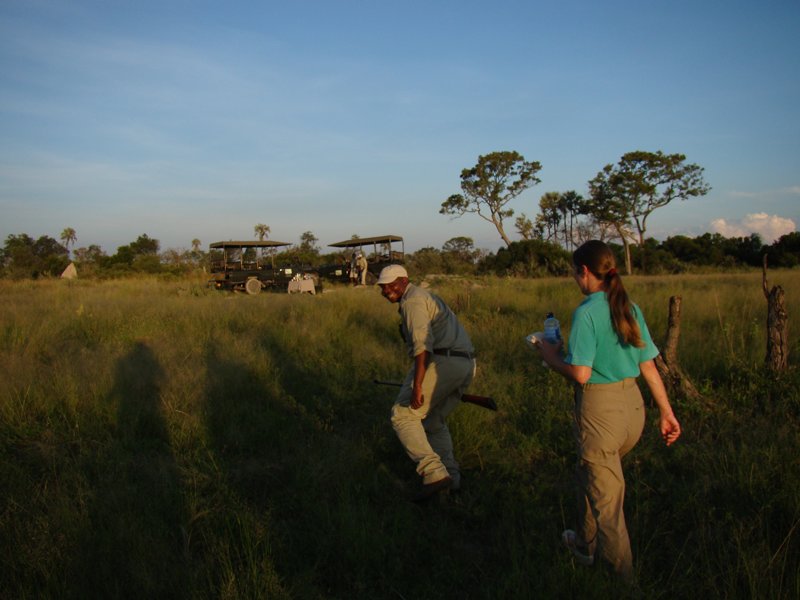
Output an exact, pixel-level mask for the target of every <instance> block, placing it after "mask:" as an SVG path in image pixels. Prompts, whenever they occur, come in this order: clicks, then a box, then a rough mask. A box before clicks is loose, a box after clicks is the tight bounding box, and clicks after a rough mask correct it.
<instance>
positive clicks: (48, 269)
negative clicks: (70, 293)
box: [0, 231, 800, 279]
mask: <svg viewBox="0 0 800 600" xmlns="http://www.w3.org/2000/svg"><path fill="white" fill-rule="evenodd" d="M317 242H318V240H317V238H316V237H315V236H314V234H313V233H311V232H310V231H307V232H305V233H303V235H302V236H300V243H298V244H295V245H292V246H289V247H288V248H287V249H286V250H283V251H281V252H275V253H274V254H273V255H272V256H271V259H272V260H273V261H274V263H275V265H276V266H286V265H292V266H298V267H304V268H309V267H310V268H313V267H317V266H321V265H330V264H341V263H343V262H346V261H347V260H348V258H349V257H348V256H346V255H344V254H342V253H341V252H332V253H326V254H323V253H321V252H320V248H319V246H318V245H317ZM200 245H201V244H200V241H199V240H197V239H195V240H192V249H191V250H172V249H170V250H166V251H164V252H161V251H160V249H159V241H158V240H156V239H153V238H151V237H149V236H148V235H147V234H142V235H140V236H139V237H138V238H136V240H134V241H133V242H131V243H130V244H126V245H124V246H120V247H119V248H117V251H116V252H115V253H114V254H112V255H107V254H106V253H105V252H103V250H102V249H101V248H100V247H99V246H96V245H90V246H88V247H79V248H75V249H74V250H73V251H72V262H74V263H75V265H76V266H77V269H78V273H79V276H80V277H97V278H115V277H125V276H130V275H136V274H157V275H173V276H183V275H189V274H192V273H204V272H208V271H209V265H210V263H211V261H214V260H219V259H220V258H221V254H220V253H219V252H218V251H215V250H212V251H210V252H205V251H203V250H201V249H200ZM610 246H611V247H612V248H613V249H614V251H615V252H616V253H617V259H618V261H620V264H622V261H624V259H625V256H626V248H625V247H624V246H623V245H622V244H617V243H614V242H610ZM628 251H630V253H631V258H632V261H633V263H634V264H637V265H643V267H640V268H639V269H638V271H637V272H639V273H644V274H661V273H683V272H691V271H702V270H714V269H730V268H743V267H760V266H761V264H762V257H763V255H764V254H767V255H768V257H769V259H768V260H769V264H770V266H771V267H788V268H792V267H798V266H800V232H797V231H795V232H792V233H789V234H786V235H784V236H782V237H781V238H780V239H778V240H776V241H775V242H774V243H772V244H764V243H763V242H762V241H761V238H760V237H759V235H758V234H752V235H750V236H748V237H731V238H726V237H723V236H722V235H720V234H718V233H704V234H703V235H701V236H698V237H694V238H692V237H687V236H682V235H678V236H673V237H669V238H667V239H666V240H664V241H661V242H659V241H658V240H656V239H654V238H647V239H646V240H645V241H644V243H643V244H642V245H641V246H639V245H636V246H633V247H632V248H629V249H628ZM248 252H255V249H249V250H248ZM69 254H70V252H69V250H68V249H67V245H66V244H60V243H59V242H58V241H56V240H55V239H53V238H51V237H49V236H42V237H40V238H39V239H36V240H34V239H33V238H31V237H30V236H29V235H27V234H24V233H22V234H19V235H9V236H8V238H6V240H5V244H4V245H3V247H2V248H1V249H0V276H2V277H4V278H8V279H29V278H34V279H35V278H38V277H58V276H59V275H60V274H61V273H62V272H63V270H64V269H65V268H66V267H67V265H68V264H69V263H70V256H69ZM405 258H406V263H407V265H408V267H409V269H410V270H411V272H412V273H413V274H415V275H419V276H422V275H426V274H431V273H439V274H446V275H488V274H492V275H499V276H511V277H552V276H562V275H569V274H570V273H571V269H572V257H571V251H570V250H567V249H566V248H565V247H564V245H563V244H562V243H559V242H557V241H553V240H548V239H540V238H531V239H522V240H519V241H514V242H510V243H509V245H508V246H506V247H501V248H500V249H499V250H498V251H497V252H487V251H485V250H481V249H477V248H475V246H474V242H473V240H472V238H469V237H455V238H452V239H450V240H448V241H446V242H445V243H444V244H443V245H442V247H441V248H435V247H432V246H427V247H424V248H420V249H419V250H417V251H416V252H413V253H408V254H407V255H406V257H405Z"/></svg>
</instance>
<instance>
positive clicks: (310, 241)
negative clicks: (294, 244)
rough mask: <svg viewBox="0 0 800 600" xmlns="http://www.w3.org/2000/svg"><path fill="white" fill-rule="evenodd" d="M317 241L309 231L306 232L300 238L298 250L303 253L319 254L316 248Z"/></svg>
mask: <svg viewBox="0 0 800 600" xmlns="http://www.w3.org/2000/svg"><path fill="white" fill-rule="evenodd" d="M318 241H319V238H317V236H315V235H314V234H313V233H311V232H310V231H306V232H304V233H303V234H302V235H301V236H300V249H301V250H303V252H310V253H312V254H319V247H318V246H317V242H318Z"/></svg>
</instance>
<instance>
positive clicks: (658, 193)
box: [589, 150, 711, 267]
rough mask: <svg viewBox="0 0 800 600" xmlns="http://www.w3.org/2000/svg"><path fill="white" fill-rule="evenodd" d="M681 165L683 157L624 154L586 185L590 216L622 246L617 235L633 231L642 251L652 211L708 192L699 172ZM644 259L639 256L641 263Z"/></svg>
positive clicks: (656, 154) (697, 169) (690, 166)
mask: <svg viewBox="0 0 800 600" xmlns="http://www.w3.org/2000/svg"><path fill="white" fill-rule="evenodd" d="M685 161H686V156H685V155H683V154H664V153H663V152H661V151H660V150H659V151H658V152H646V151H643V150H636V151H634V152H628V153H627V154H624V155H623V156H622V158H620V160H619V162H617V164H616V165H610V164H609V165H606V166H605V167H604V168H603V170H602V171H600V172H599V173H598V174H597V176H596V177H595V178H594V179H592V180H591V181H590V182H589V188H590V191H591V194H592V200H591V202H590V203H589V207H590V210H591V211H592V213H591V214H592V216H594V217H595V218H597V219H598V220H606V222H609V223H612V224H614V226H615V228H617V229H618V231H619V232H620V238H621V239H622V241H623V243H624V244H627V242H626V241H625V235H624V234H623V233H621V232H622V231H623V230H624V228H625V226H630V227H635V229H636V237H637V243H638V245H639V247H640V248H642V249H644V242H645V232H646V231H647V219H648V218H649V217H650V215H651V214H652V213H653V211H655V210H656V209H657V208H661V207H662V206H666V205H667V204H669V203H670V202H672V201H673V200H687V199H688V198H691V197H694V196H704V195H705V194H707V193H708V191H709V190H710V189H711V187H710V186H709V185H708V184H707V183H706V182H705V180H704V179H703V168H702V167H700V166H698V165H696V164H691V163H689V164H687V163H686V162H685ZM626 249H627V246H626ZM644 255H645V253H644V252H642V261H643V263H644ZM644 266H645V265H644V264H642V267H644Z"/></svg>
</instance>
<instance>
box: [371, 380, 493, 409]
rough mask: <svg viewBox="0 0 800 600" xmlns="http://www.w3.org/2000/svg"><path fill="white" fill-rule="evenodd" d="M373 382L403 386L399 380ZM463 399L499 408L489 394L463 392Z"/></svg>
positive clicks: (475, 403) (481, 405)
mask: <svg viewBox="0 0 800 600" xmlns="http://www.w3.org/2000/svg"><path fill="white" fill-rule="evenodd" d="M372 383H375V384H377V385H391V386H392V387H402V386H403V384H402V383H400V382H398V381H381V380H380V379H373V380H372ZM461 401H462V402H467V403H469V404H474V405H476V406H480V407H481V408H486V409H488V410H497V402H495V401H494V399H493V398H490V397H489V396H476V395H475V394H461Z"/></svg>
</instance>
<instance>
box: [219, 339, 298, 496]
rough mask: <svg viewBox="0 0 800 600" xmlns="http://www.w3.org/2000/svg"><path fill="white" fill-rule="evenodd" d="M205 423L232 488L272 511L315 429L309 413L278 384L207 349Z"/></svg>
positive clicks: (228, 357)
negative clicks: (310, 434)
mask: <svg viewBox="0 0 800 600" xmlns="http://www.w3.org/2000/svg"><path fill="white" fill-rule="evenodd" d="M205 360H206V373H207V380H206V382H205V390H206V391H205V407H204V421H205V428H206V431H207V432H208V436H209V440H210V442H211V447H212V450H213V452H214V454H215V456H216V457H217V458H218V459H219V462H220V464H221V465H222V467H223V468H224V470H225V475H226V478H227V480H228V483H229V485H231V487H232V488H233V489H234V490H235V491H236V492H237V493H238V494H239V495H240V496H241V497H242V498H244V499H245V500H247V501H249V502H251V503H253V504H254V505H256V506H258V507H261V508H268V507H269V505H270V501H271V498H273V497H274V496H275V495H276V494H279V493H281V492H282V491H283V490H284V488H285V486H286V485H287V483H288V482H289V481H290V480H291V478H292V477H293V476H294V474H293V472H292V470H293V467H294V466H295V465H296V464H297V460H298V456H302V454H303V446H304V440H305V439H306V438H307V436H308V435H309V432H310V431H311V430H312V429H313V427H312V426H311V425H310V424H309V422H308V417H307V415H306V411H305V409H304V408H303V407H302V406H300V405H298V404H297V403H295V402H294V401H292V400H291V399H290V398H287V397H286V396H285V395H283V394H281V393H280V388H279V387H278V386H276V385H274V382H270V381H268V380H266V378H265V377H264V376H263V375H261V374H260V373H258V372H256V371H255V370H253V369H252V368H250V367H248V366H246V365H245V364H244V363H243V362H241V361H238V360H236V359H235V358H231V357H230V356H228V355H225V354H222V353H220V352H219V351H218V349H217V348H216V347H215V346H214V345H213V344H209V346H208V347H207V348H206V352H205Z"/></svg>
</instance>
